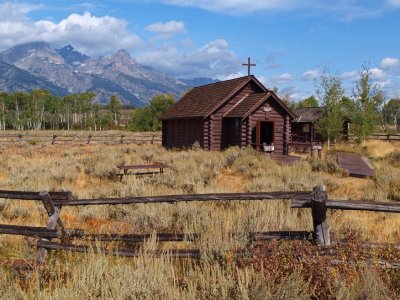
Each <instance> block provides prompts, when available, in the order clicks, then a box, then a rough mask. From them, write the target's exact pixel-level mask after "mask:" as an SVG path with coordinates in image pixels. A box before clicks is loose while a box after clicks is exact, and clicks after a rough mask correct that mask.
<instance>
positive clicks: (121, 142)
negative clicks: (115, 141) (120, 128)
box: [119, 134, 125, 144]
mask: <svg viewBox="0 0 400 300" xmlns="http://www.w3.org/2000/svg"><path fill="white" fill-rule="evenodd" d="M124 137H125V135H123V134H121V139H120V140H119V143H120V144H123V143H124Z"/></svg>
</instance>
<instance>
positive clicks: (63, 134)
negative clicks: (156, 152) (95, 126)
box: [0, 131, 162, 145]
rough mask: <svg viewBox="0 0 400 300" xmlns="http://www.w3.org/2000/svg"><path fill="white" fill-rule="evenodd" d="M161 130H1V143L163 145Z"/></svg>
mask: <svg viewBox="0 0 400 300" xmlns="http://www.w3.org/2000/svg"><path fill="white" fill-rule="evenodd" d="M161 141H162V138H161V132H130V131H111V132H109V131H104V132H99V131H97V132H88V131H73V132H69V131H22V132H15V131H11V132H9V131H0V144H1V145H13V144H24V143H30V144H36V143H42V144H43V143H44V144H51V145H56V144H86V145H89V144H152V145H161Z"/></svg>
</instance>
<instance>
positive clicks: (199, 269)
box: [0, 141, 400, 299]
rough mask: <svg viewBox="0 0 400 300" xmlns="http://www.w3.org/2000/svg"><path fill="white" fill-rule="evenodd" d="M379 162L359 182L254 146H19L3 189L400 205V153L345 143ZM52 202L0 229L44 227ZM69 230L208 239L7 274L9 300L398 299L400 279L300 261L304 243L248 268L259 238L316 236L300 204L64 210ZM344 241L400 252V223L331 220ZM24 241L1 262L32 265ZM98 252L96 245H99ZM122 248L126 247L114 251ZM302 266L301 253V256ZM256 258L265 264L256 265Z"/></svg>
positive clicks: (13, 149) (10, 246)
mask: <svg viewBox="0 0 400 300" xmlns="http://www.w3.org/2000/svg"><path fill="white" fill-rule="evenodd" d="M336 148H337V149H338V150H347V151H356V152H360V153H362V154H363V155H367V156H369V157H370V158H371V160H372V162H373V164H374V166H375V172H376V175H375V177H374V178H373V179H355V178H350V177H348V176H347V175H346V174H345V172H343V171H342V170H340V169H339V168H338V167H337V165H336V164H335V162H334V161H333V160H332V159H331V158H329V157H328V155H327V154H326V153H324V157H325V159H324V160H314V161H309V160H306V161H303V162H301V163H298V164H295V165H292V166H281V165H278V164H277V163H275V162H274V161H272V160H270V159H268V158H267V157H265V156H263V155H262V154H261V153H257V152H256V151H254V150H252V149H242V150H241V149H239V148H230V149H228V150H226V151H224V152H208V151H203V150H199V149H196V148H194V149H191V150H187V151H167V150H165V149H163V148H161V147H159V146H150V145H149V146H135V145H107V146H106V145H87V146H85V145H79V146H78V145H53V146H51V145H32V144H28V145H14V146H11V145H10V146H7V147H4V148H2V149H1V150H0V189H3V190H5V189H7V190H26V191H29V190H34V191H41V190H49V191H53V190H59V189H65V190H70V191H72V192H73V195H74V196H75V197H79V198H99V197H125V196H150V195H173V194H188V193H210V192H250V191H251V192H257V191H284V190H287V191H303V190H307V191H308V190H311V189H312V188H313V187H314V186H316V185H319V184H324V185H326V186H327V189H328V192H329V197H330V198H335V199H360V200H361V199H370V200H375V201H394V200H400V144H395V143H392V144H391V143H388V142H378V141H370V142H366V143H365V144H363V145H359V146H349V145H346V144H343V145H337V146H336ZM156 162H160V163H166V164H168V165H170V168H169V169H167V170H166V172H165V173H164V174H159V175H151V176H124V177H123V178H122V180H120V179H119V177H117V176H115V172H116V171H117V168H116V166H117V165H119V164H121V163H126V164H143V163H156ZM45 215H46V214H45V211H44V208H43V207H42V205H41V204H39V203H34V202H27V201H24V202H22V201H11V200H8V201H6V200H2V199H0V223H3V224H15V225H22V224H23V225H34V226H43V225H44V224H46V218H45ZM61 218H62V220H63V222H64V224H65V225H66V227H68V228H83V229H85V231H86V232H88V233H90V232H93V233H98V232H104V233H110V232H113V233H155V232H157V233H163V232H183V233H199V234H201V237H200V238H199V239H198V240H196V241H195V242H194V243H189V242H181V243H174V244H170V243H162V244H159V243H157V242H156V241H155V240H150V241H147V242H145V243H144V244H142V245H141V246H138V247H140V251H143V255H142V256H141V257H139V258H135V259H126V258H118V257H109V256H105V255H102V254H93V253H91V252H89V253H87V254H71V253H66V252H64V253H52V254H51V255H50V257H49V259H48V262H47V264H46V267H44V268H40V269H35V270H30V271H26V270H25V271H21V270H18V269H17V268H15V266H9V265H6V264H4V265H1V266H0V276H1V278H2V280H1V281H0V298H2V299H390V298H393V299H396V298H398V297H399V296H400V275H399V274H398V273H396V272H398V271H385V270H381V269H378V268H375V267H372V266H365V265H363V264H359V265H358V264H355V265H354V264H353V265H351V266H345V267H344V266H338V267H335V266H329V267H328V266H327V264H326V262H325V261H324V258H321V259H316V260H313V261H312V262H310V261H302V260H295V259H291V257H292V254H293V253H306V252H307V251H308V248H307V247H308V246H306V245H303V244H301V243H297V242H279V243H278V242H271V243H269V245H268V246H266V247H269V248H270V250H271V251H272V253H274V255H273V256H271V257H265V255H262V254H260V253H258V252H257V251H256V250H254V251H255V252H254V255H253V256H251V257H252V258H251V257H250V256H249V257H248V258H246V257H245V258H241V259H237V258H235V257H234V255H233V253H234V252H235V251H236V250H238V249H244V248H246V249H249V248H250V249H251V248H252V247H254V249H257V245H249V242H248V239H247V237H248V234H249V233H250V232H257V231H275V230H311V229H312V220H311V215H310V211H309V210H307V209H304V210H302V209H299V210H296V209H291V208H290V205H289V202H287V201H286V202H284V201H280V202H262V201H253V202H246V203H244V202H242V203H241V202H239V201H238V202H233V203H221V202H219V203H211V202H208V203H201V202H199V203H178V204H172V205H171V204H147V205H144V204H140V205H125V206H122V205H121V206H97V207H95V206H93V207H79V208H63V210H62V212H61ZM329 223H330V226H331V230H332V231H333V233H334V236H335V238H336V239H345V238H348V237H349V236H351V237H356V239H357V240H358V241H366V242H381V243H398V242H399V241H400V215H396V214H389V213H369V212H345V211H333V212H332V211H330V212H329ZM27 245H28V244H27V243H26V241H25V240H24V238H22V237H16V236H6V235H1V236H0V258H1V259H2V260H9V259H13V258H27V257H30V256H33V255H34V253H35V252H34V250H35V249H32V248H31V247H29V246H27ZM96 245H97V244H96V243H94V244H93V247H96ZM114 247H118V245H114ZM156 247H158V248H162V249H168V248H169V247H173V248H193V247H194V248H199V249H200V250H201V251H203V253H205V256H204V257H203V258H202V259H201V260H200V261H192V260H174V259H171V258H168V257H164V258H157V257H154V256H152V255H151V254H148V253H147V252H148V251H147V250H149V249H154V248H156ZM296 257H298V256H296ZM255 258H256V259H255Z"/></svg>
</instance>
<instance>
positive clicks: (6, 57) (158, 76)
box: [0, 42, 215, 106]
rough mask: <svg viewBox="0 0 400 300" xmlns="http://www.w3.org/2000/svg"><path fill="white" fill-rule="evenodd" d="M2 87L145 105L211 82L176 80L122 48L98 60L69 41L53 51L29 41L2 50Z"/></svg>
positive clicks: (44, 44) (0, 58)
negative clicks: (157, 97) (93, 95)
mask: <svg viewBox="0 0 400 300" xmlns="http://www.w3.org/2000/svg"><path fill="white" fill-rule="evenodd" d="M0 64H1V66H0V67H1V68H2V70H7V71H6V72H1V73H0V74H2V75H1V77H0V90H6V91H15V90H16V89H19V90H20V91H28V90H32V89H34V88H42V89H48V90H50V91H52V93H54V94H55V95H65V94H67V93H81V92H94V93H96V97H97V99H96V101H98V102H101V103H107V102H108V101H109V99H110V97H111V95H113V94H117V95H118V96H119V98H120V99H121V101H122V102H123V103H124V104H128V105H134V106H144V105H147V104H148V103H149V101H150V100H151V98H152V97H153V96H154V95H156V94H159V93H172V94H174V95H175V96H176V97H177V98H179V97H180V95H181V94H182V93H183V92H184V91H186V90H188V89H189V88H191V87H194V86H197V85H202V84H208V83H211V82H215V81H213V80H212V79H208V78H197V79H175V78H173V77H170V76H168V75H166V74H164V73H161V72H157V71H156V70H154V69H152V68H151V67H148V66H144V65H141V64H139V63H137V62H136V61H135V60H134V59H133V58H132V57H131V56H130V54H129V53H128V52H127V51H126V50H123V49H121V50H119V51H117V52H116V53H115V54H114V55H113V56H110V57H99V58H97V59H94V58H90V57H89V56H87V55H85V54H83V53H80V52H79V51H76V50H75V49H74V48H73V46H71V45H68V46H65V47H62V48H60V49H52V48H51V46H50V45H49V44H48V43H45V42H33V43H27V44H22V45H17V46H15V47H12V48H10V49H8V50H6V51H4V52H2V53H0Z"/></svg>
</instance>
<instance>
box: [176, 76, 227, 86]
mask: <svg viewBox="0 0 400 300" xmlns="http://www.w3.org/2000/svg"><path fill="white" fill-rule="evenodd" d="M218 81H219V80H217V79H212V78H206V77H199V78H192V79H184V78H178V82H181V83H182V84H184V85H187V86H192V87H194V86H201V85H206V84H210V83H216V82H218Z"/></svg>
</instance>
